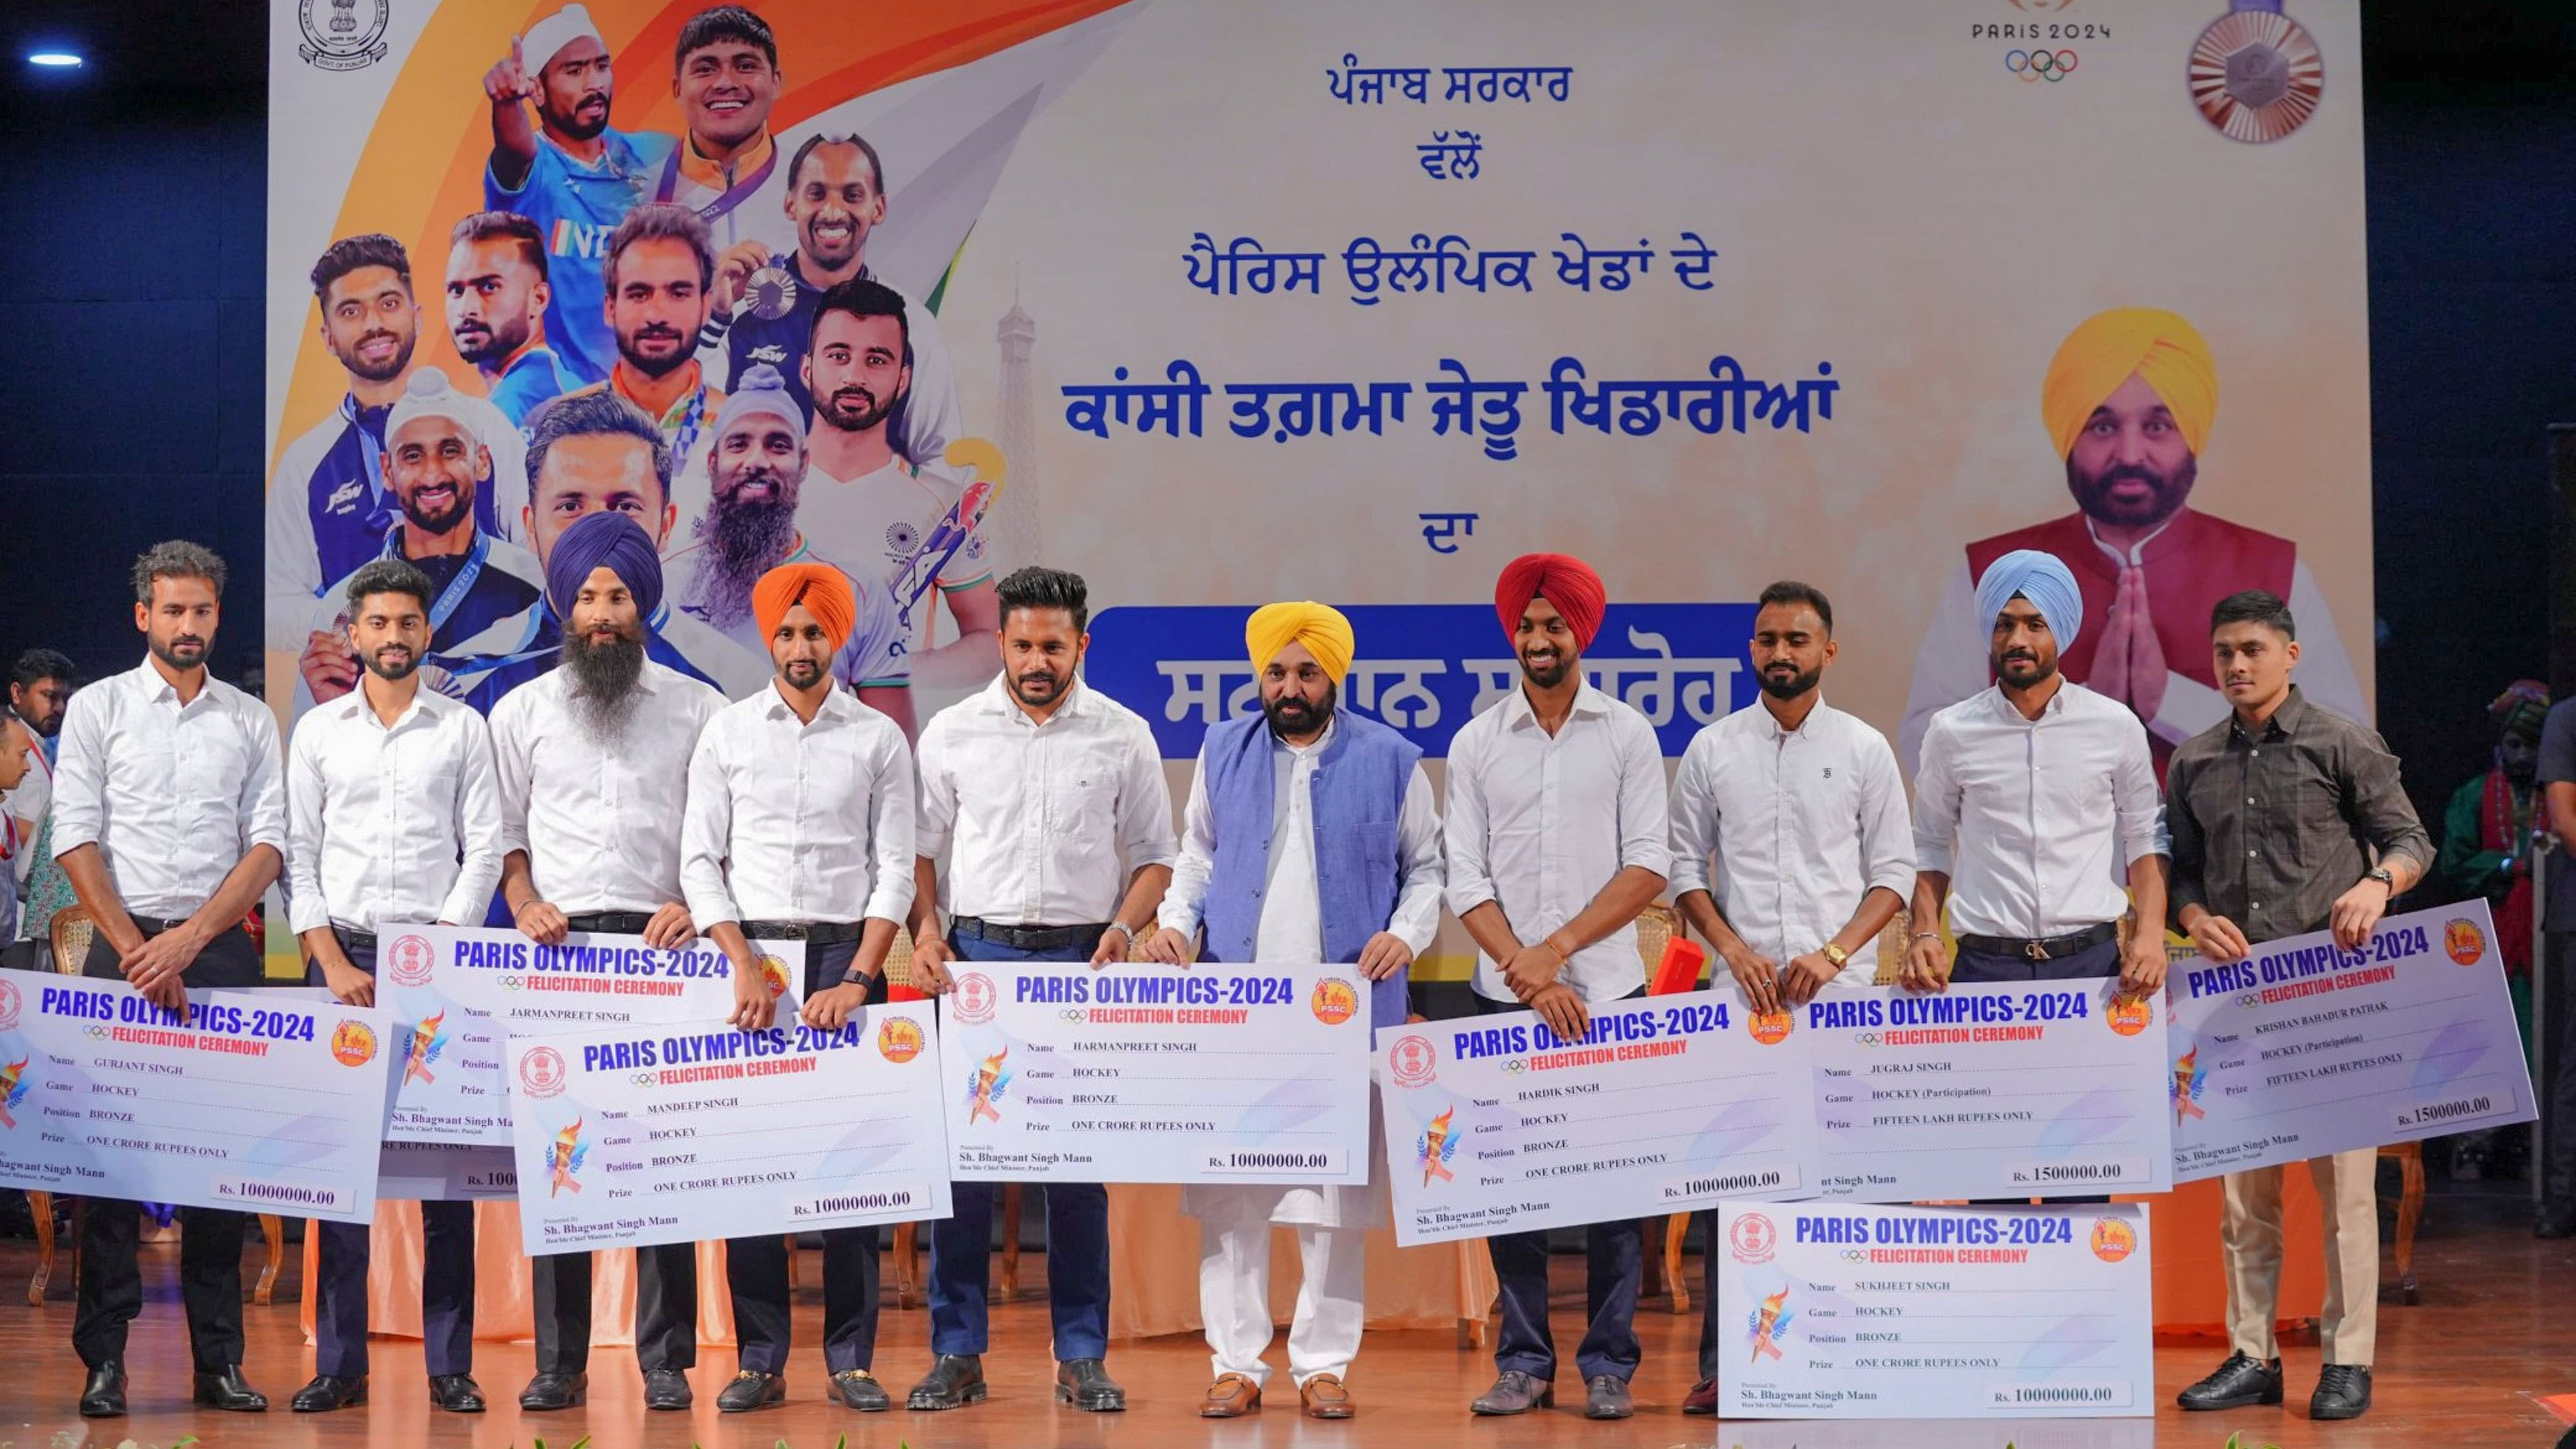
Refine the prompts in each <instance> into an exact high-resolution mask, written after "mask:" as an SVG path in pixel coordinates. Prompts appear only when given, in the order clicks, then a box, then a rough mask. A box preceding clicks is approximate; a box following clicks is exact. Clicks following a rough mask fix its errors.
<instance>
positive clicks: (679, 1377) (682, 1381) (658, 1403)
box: [644, 1368, 697, 1412]
mask: <svg viewBox="0 0 2576 1449" xmlns="http://www.w3.org/2000/svg"><path fill="white" fill-rule="evenodd" d="M695 1402H697V1395H695V1394H693V1393H691V1392H689V1376H688V1375H687V1374H684V1373H682V1372H680V1371H679V1370H678V1369H675V1368H657V1369H646V1370H645V1371H644V1407H646V1408H648V1409H661V1410H663V1411H665V1412H668V1411H671V1410H676V1409H685V1408H687V1407H688V1406H689V1405H691V1404H693V1403H695Z"/></svg>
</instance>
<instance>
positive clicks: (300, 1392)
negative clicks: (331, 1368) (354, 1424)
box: [287, 1374, 367, 1414]
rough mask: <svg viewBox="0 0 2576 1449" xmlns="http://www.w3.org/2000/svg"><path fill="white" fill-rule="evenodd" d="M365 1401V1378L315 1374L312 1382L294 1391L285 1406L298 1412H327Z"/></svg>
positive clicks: (349, 1407)
mask: <svg viewBox="0 0 2576 1449" xmlns="http://www.w3.org/2000/svg"><path fill="white" fill-rule="evenodd" d="M366 1401H367V1380H366V1378H365V1377H364V1376H363V1375H362V1376H360V1377H358V1378H354V1379H344V1378H336V1377H334V1376H332V1375H330V1374H315V1375H314V1376H313V1382H311V1383H309V1384H306V1385H305V1386H304V1387H302V1388H300V1389H297V1390H296V1391H295V1397H294V1398H293V1399H291V1400H289V1401H288V1402H287V1407H288V1408H290V1409H293V1410H294V1411H295V1412H297V1413H299V1414H327V1413H329V1412H331V1411H332V1410H333V1409H352V1408H356V1407H357V1406H358V1405H360V1404H363V1403H365V1402H366Z"/></svg>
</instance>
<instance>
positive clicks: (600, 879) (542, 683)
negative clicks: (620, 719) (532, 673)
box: [492, 659, 725, 916]
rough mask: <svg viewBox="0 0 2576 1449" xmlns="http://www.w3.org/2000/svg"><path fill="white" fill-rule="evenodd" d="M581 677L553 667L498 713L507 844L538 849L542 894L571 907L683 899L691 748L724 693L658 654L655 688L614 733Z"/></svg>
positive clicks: (496, 752)
mask: <svg viewBox="0 0 2576 1449" xmlns="http://www.w3.org/2000/svg"><path fill="white" fill-rule="evenodd" d="M572 683H573V678H572V671H571V670H569V669H550V670H548V671H546V672H545V673H544V674H541V675H539V676H538V677H537V678H535V679H533V680H530V681H529V682H528V683H526V684H523V685H520V686H519V687H518V688H517V689H514V690H511V691H510V692H509V693H508V694H506V695H504V696H502V699H501V702H500V704H498V705H496V706H495V707H494V708H493V710H492V753H493V756H494V760H495V762H496V763H497V764H498V765H499V767H500V775H501V849H502V851H503V853H504V854H507V853H508V852H510V851H513V850H524V851H526V852H527V853H528V866H529V870H530V873H531V876H532V879H533V881H534V883H535V885H536V890H537V898H538V899H539V900H542V901H545V902H546V903H547V904H549V905H552V906H553V907H554V908H555V909H556V910H559V911H561V912H563V913H564V914H565V915H568V916H587V915H595V914H598V913H599V912H602V911H640V912H646V913H650V912H653V911H657V910H660V909H661V908H662V907H663V906H664V905H666V904H669V903H671V902H673V901H677V900H679V899H681V895H682V893H681V890H680V822H681V819H682V817H683V816H684V815H685V814H686V813H687V807H688V797H689V757H690V755H691V754H692V753H693V752H694V751H695V750H696V749H697V745H698V733H699V731H701V730H702V729H704V728H705V727H706V723H707V721H708V720H710V719H712V718H714V717H715V714H716V711H718V710H720V709H723V708H724V707H725V699H724V696H723V695H721V694H718V693H716V692H715V691H714V690H713V689H710V688H708V687H707V686H706V685H704V684H700V683H699V682H698V681H696V680H694V679H691V678H689V677H688V676H687V675H685V674H681V673H679V672H677V671H676V670H672V669H667V668H664V667H663V666H662V665H659V664H656V663H654V662H652V661H651V660H649V659H648V660H646V661H645V662H644V675H643V678H642V679H640V680H639V681H637V683H636V686H635V688H636V691H637V693H639V694H640V695H642V696H643V697H642V698H641V699H639V700H638V701H636V704H635V709H634V712H633V713H632V714H630V715H629V716H628V717H627V719H626V724H625V727H624V729H623V731H622V732H621V733H619V734H618V735H617V736H616V737H615V738H614V739H611V740H607V741H602V740H600V739H599V738H597V737H596V736H594V735H593V734H592V733H591V729H590V725H589V724H588V722H586V721H585V720H584V719H583V718H582V715H581V711H580V710H579V709H578V708H577V707H576V706H575V704H574V702H573V698H572Z"/></svg>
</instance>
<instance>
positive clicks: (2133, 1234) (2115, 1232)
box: [2091, 1218, 2138, 1263]
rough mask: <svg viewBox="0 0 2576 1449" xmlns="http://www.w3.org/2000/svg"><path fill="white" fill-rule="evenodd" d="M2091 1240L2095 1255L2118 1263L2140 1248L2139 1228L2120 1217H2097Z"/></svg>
mask: <svg viewBox="0 0 2576 1449" xmlns="http://www.w3.org/2000/svg"><path fill="white" fill-rule="evenodd" d="M2091 1241H2092V1247H2093V1256H2094V1257H2096V1258H2099V1259H2101V1260H2102V1261H2103V1262H2105V1263H2117V1262H2120V1261H2122V1260H2123V1259H2125V1258H2127V1257H2128V1256H2129V1255H2130V1254H2131V1253H2134V1252H2136V1251H2137V1250H2138V1230H2137V1229H2135V1228H2133V1227H2130V1226H2129V1225H2128V1224H2127V1223H2124V1222H2122V1221H2120V1220H2119V1219H2118V1218H2095V1219H2094V1220H2093V1237H2092V1240H2091Z"/></svg>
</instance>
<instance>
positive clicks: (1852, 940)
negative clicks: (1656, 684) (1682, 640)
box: [1672, 579, 1914, 1415]
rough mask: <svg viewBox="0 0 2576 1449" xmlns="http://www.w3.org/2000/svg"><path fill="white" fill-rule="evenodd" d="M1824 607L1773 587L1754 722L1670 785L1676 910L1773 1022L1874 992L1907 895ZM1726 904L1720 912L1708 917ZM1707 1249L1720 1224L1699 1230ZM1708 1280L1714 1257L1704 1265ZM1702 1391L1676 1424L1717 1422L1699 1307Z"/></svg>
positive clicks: (1712, 1289) (1701, 751)
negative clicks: (1793, 1010)
mask: <svg viewBox="0 0 2576 1449" xmlns="http://www.w3.org/2000/svg"><path fill="white" fill-rule="evenodd" d="M1839 652H1840V650H1839V647H1838V646H1837V645H1836V644H1835V642H1834V606H1833V604H1832V603H1831V602H1829V601H1828V600H1827V599H1826V598H1825V596H1824V594H1823V593H1822V592H1821V591H1820V590H1818V589H1816V588H1815V587H1814V586H1813V585H1810V584H1802V583H1799V582H1796V581H1795V580H1789V579H1784V580H1782V581H1780V582H1779V583H1775V584H1773V585H1771V586H1770V587H1769V588H1766V589H1764V590H1763V591H1762V598H1761V603H1760V606H1759V607H1758V608H1757V609H1756V610H1755V611H1754V615H1753V649H1752V655H1753V673H1754V678H1755V681H1756V682H1757V683H1759V684H1760V685H1761V686H1762V694H1761V701H1762V707H1761V708H1760V709H1739V710H1737V711H1735V712H1734V713H1733V714H1730V715H1727V716H1725V717H1724V718H1722V719H1720V720H1718V721H1716V722H1715V723H1713V724H1709V725H1707V726H1705V727H1703V728H1702V729H1701V730H1700V732H1699V733H1698V734H1697V735H1696V736H1694V737H1693V738H1692V740H1691V742H1690V748H1689V749H1688V750H1687V751H1685V752H1684V753H1683V755H1682V765H1681V772H1680V774H1678V775H1677V776H1675V777H1674V779H1673V802H1672V815H1673V871H1672V889H1673V906H1674V909H1676V910H1677V911H1679V912H1680V913H1681V916H1682V919H1683V920H1684V921H1686V922H1688V923H1689V925H1690V926H1691V928H1692V929H1693V930H1696V931H1698V932H1699V933H1700V934H1701V935H1702V936H1704V937H1706V938H1707V939H1708V941H1709V943H1710V944H1711V945H1712V946H1714V947H1715V948H1716V951H1717V954H1718V956H1719V958H1720V959H1722V960H1723V961H1725V962H1726V966H1727V970H1728V971H1729V972H1731V973H1732V974H1733V975H1734V977H1735V984H1736V987H1737V989H1739V990H1740V991H1742V992H1743V994H1744V1000H1745V1003H1746V1005H1748V1006H1750V1007H1751V1008H1752V1009H1753V1010H1755V1011H1760V1012H1774V1011H1778V1010H1781V1009H1782V1008H1783V1007H1798V1006H1804V1005H1806V1004H1807V1003H1808V1002H1809V1001H1811V1000H1813V999H1814V998H1815V996H1816V994H1817V993H1818V992H1820V991H1829V990H1835V989H1851V988H1858V987H1865V986H1868V985H1870V984H1871V983H1872V982H1873V981H1874V980H1876V979H1877V974H1878V933H1879V932H1880V931H1882V930H1885V929H1886V928H1887V923H1888V922H1889V921H1891V920H1893V919H1895V917H1896V912H1897V910H1898V909H1899V908H1900V907H1902V906H1903V905H1904V904H1905V898H1906V897H1907V896H1908V895H1910V894H1912V893H1913V890H1914V837H1913V834H1912V832H1911V830H1910V828H1909V827H1908V825H1907V823H1906V815H1905V779H1904V777H1903V776H1902V775H1900V774H1898V773H1897V769H1896V751H1895V750H1894V749H1892V748H1890V747H1889V745H1888V743H1887V736H1885V735H1882V734H1880V733H1879V732H1878V731H1876V730H1874V729H1872V728H1870V727H1869V726H1868V725H1866V724H1864V723H1862V722H1861V721H1860V719H1859V718H1857V717H1856V716H1853V715H1849V714H1845V713H1843V712H1842V711H1841V710H1838V709H1836V708H1834V707H1833V706H1832V705H1829V704H1827V703H1825V696H1824V689H1823V684H1824V678H1825V670H1826V668H1827V667H1828V666H1830V665H1831V664H1832V663H1833V662H1834V657H1835V655H1836V654H1837V653H1839ZM1720 897H1723V905H1721V904H1720ZM1699 1216H1700V1218H1701V1220H1702V1222H1703V1223H1704V1224H1705V1226H1706V1231H1707V1233H1708V1235H1709V1241H1710V1242H1711V1243H1715V1242H1716V1241H1717V1222H1716V1214H1715V1213H1712V1212H1703V1213H1701V1214H1700V1215H1699ZM1708 1261H1709V1263H1710V1264H1712V1265H1714V1264H1715V1262H1716V1261H1717V1255H1716V1254H1715V1253H1711V1254H1709V1255H1708ZM1703 1301H1704V1303H1705V1304H1706V1308H1707V1312H1706V1313H1705V1315H1704V1316H1703V1317H1702V1319H1701V1322H1700V1334H1699V1382H1698V1383H1697V1384H1695V1385H1693V1386H1692V1388H1691V1391H1690V1396H1689V1397H1688V1398H1686V1399H1684V1400H1682V1412H1683V1413H1685V1414H1698V1415H1706V1414H1714V1413H1716V1412H1717V1368H1718V1359H1719V1358H1720V1356H1721V1354H1722V1352H1723V1348H1724V1345H1725V1344H1727V1343H1730V1342H1732V1341H1733V1339H1732V1338H1731V1337H1730V1336H1728V1335H1726V1334H1724V1333H1722V1332H1721V1331H1720V1329H1719V1326H1718V1321H1717V1281H1716V1278H1715V1275H1714V1274H1712V1275H1711V1277H1710V1280H1709V1283H1708V1286H1707V1292H1706V1293H1705V1294H1704V1295H1703Z"/></svg>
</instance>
